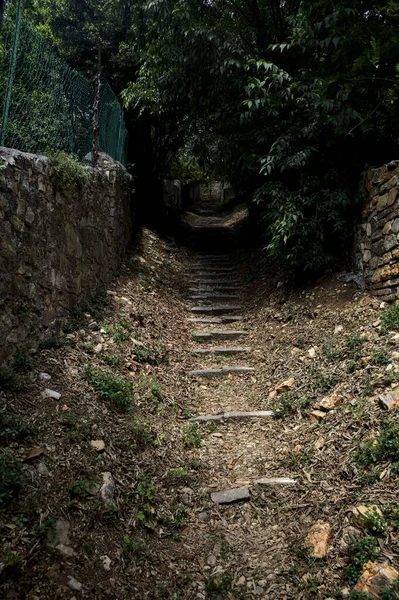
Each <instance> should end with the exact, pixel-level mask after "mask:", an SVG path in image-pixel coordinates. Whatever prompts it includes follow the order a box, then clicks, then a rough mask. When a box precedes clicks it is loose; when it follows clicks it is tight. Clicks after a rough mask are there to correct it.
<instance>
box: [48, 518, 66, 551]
mask: <svg viewBox="0 0 399 600" xmlns="http://www.w3.org/2000/svg"><path fill="white" fill-rule="evenodd" d="M70 529H71V524H70V523H69V521H66V520H65V519H58V520H57V521H56V523H55V527H54V529H51V530H50V532H49V535H48V541H47V543H48V545H49V546H51V547H52V548H56V547H57V546H69V532H70Z"/></svg>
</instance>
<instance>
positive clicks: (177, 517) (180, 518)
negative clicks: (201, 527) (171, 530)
mask: <svg viewBox="0 0 399 600" xmlns="http://www.w3.org/2000/svg"><path fill="white" fill-rule="evenodd" d="M186 518H187V506H184V504H182V505H181V506H178V507H177V508H176V510H175V512H174V515H173V524H174V527H176V528H177V529H182V528H183V527H184V521H185V519H186Z"/></svg>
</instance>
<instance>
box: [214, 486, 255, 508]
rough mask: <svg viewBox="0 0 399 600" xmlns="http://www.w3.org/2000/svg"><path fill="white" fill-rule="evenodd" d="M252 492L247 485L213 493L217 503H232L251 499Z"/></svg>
mask: <svg viewBox="0 0 399 600" xmlns="http://www.w3.org/2000/svg"><path fill="white" fill-rule="evenodd" d="M250 498H251V494H250V492H249V489H248V488H247V487H242V488H236V489H234V490H224V491H222V492H214V493H213V494H211V499H212V502H214V503H215V504H232V503H233V502H240V501H241V500H250Z"/></svg>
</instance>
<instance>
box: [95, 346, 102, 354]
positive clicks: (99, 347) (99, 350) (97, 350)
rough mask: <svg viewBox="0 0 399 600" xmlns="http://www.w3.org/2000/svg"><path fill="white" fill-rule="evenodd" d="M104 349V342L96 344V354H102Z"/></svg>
mask: <svg viewBox="0 0 399 600" xmlns="http://www.w3.org/2000/svg"><path fill="white" fill-rule="evenodd" d="M102 349H103V345H102V344H97V346H94V354H100V352H101V351H102Z"/></svg>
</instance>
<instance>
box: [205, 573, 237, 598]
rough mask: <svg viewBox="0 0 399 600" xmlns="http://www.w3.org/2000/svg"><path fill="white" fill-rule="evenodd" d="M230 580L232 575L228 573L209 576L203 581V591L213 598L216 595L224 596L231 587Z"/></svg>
mask: <svg viewBox="0 0 399 600" xmlns="http://www.w3.org/2000/svg"><path fill="white" fill-rule="evenodd" d="M232 581H233V576H232V575H230V574H229V573H225V574H224V575H218V576H216V575H215V576H212V577H209V579H208V580H207V581H206V583H205V591H206V593H207V594H209V595H210V597H211V598H215V597H217V596H221V597H222V598H225V597H226V596H227V595H228V593H229V591H230V589H231V584H232Z"/></svg>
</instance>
